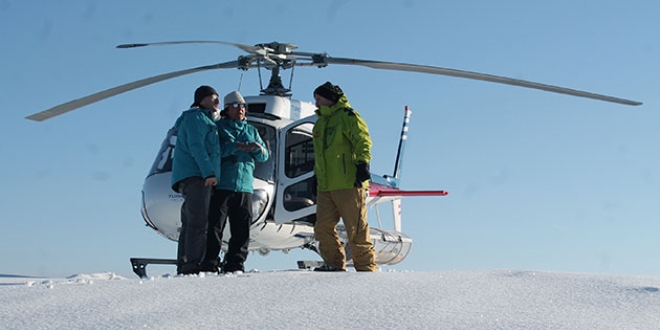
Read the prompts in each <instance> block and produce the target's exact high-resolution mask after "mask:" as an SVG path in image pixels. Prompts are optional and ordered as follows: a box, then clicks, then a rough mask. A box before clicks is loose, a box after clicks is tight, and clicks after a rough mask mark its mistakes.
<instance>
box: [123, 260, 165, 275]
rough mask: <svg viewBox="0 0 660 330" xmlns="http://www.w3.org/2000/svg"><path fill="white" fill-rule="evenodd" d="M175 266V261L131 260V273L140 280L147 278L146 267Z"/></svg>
mask: <svg viewBox="0 0 660 330" xmlns="http://www.w3.org/2000/svg"><path fill="white" fill-rule="evenodd" d="M148 264H158V265H176V259H153V258H131V265H132V266H133V272H134V273H135V274H136V275H137V276H139V277H140V278H147V265H148Z"/></svg>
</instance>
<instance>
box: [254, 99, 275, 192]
mask: <svg viewBox="0 0 660 330" xmlns="http://www.w3.org/2000/svg"><path fill="white" fill-rule="evenodd" d="M251 107H252V104H250V108H251ZM250 124H252V125H253V126H254V127H256V128H257V131H259V136H261V139H262V140H263V141H264V143H265V144H266V149H268V155H269V156H268V160H266V161H265V162H263V163H256V164H255V168H254V177H255V178H257V179H261V180H264V181H268V182H273V181H274V178H275V159H277V155H276V154H275V150H274V149H273V146H275V145H276V144H275V135H276V134H275V128H273V127H272V126H268V125H264V124H262V123H258V122H252V121H251V122H250Z"/></svg>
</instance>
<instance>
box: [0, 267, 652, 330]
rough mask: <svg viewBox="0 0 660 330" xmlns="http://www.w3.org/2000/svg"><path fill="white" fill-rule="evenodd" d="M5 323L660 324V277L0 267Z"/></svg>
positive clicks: (1, 323)
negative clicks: (62, 272) (37, 271)
mask: <svg viewBox="0 0 660 330" xmlns="http://www.w3.org/2000/svg"><path fill="white" fill-rule="evenodd" d="M0 328H2V329H394V328H396V329H526V330H531V329H574V330H575V329H585V330H586V329H589V330H593V329H617V330H618V329H644V330H649V329H660V277H659V276H617V275H602V274H580V273H561V272H547V271H526V270H472V271H433V272H403V271H391V272H378V273H356V272H350V271H349V272H346V273H315V272H311V271H303V270H301V271H299V270H295V271H268V272H259V271H250V272H247V273H244V274H230V275H219V276H218V275H210V274H202V275H201V276H186V277H177V276H171V275H169V274H165V275H159V276H157V277H151V278H149V279H143V280H140V279H138V278H137V277H135V278H125V277H121V276H118V275H116V274H114V273H98V274H79V275H72V276H70V277H68V278H53V279H36V278H26V277H12V276H2V277H0Z"/></svg>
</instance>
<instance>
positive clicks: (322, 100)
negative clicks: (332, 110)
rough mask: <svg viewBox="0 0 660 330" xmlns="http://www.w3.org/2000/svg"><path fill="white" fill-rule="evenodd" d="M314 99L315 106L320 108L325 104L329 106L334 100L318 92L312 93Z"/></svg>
mask: <svg viewBox="0 0 660 330" xmlns="http://www.w3.org/2000/svg"><path fill="white" fill-rule="evenodd" d="M314 100H315V101H316V107H317V108H320V107H321V106H322V105H325V106H328V107H331V106H333V105H335V103H334V102H332V101H330V100H328V99H326V98H325V97H323V96H321V95H319V94H314Z"/></svg>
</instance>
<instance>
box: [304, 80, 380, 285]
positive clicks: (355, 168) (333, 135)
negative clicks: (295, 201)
mask: <svg viewBox="0 0 660 330" xmlns="http://www.w3.org/2000/svg"><path fill="white" fill-rule="evenodd" d="M314 100H315V101H316V107H317V108H318V109H317V110H316V115H317V116H318V119H317V121H316V124H314V128H313V130H312V132H313V143H314V156H315V162H314V176H315V178H316V190H317V200H316V203H317V205H316V223H315V224H314V236H315V239H316V240H317V241H318V242H319V252H320V254H321V257H322V258H323V262H324V264H323V265H322V266H320V267H317V268H315V269H314V270H315V271H345V270H346V255H345V252H344V249H343V248H342V246H341V241H340V240H339V236H338V235H337V224H338V223H339V219H340V217H341V219H343V222H344V226H345V227H346V234H347V236H348V243H349V246H350V251H351V255H352V258H353V266H354V267H355V269H356V270H357V271H370V272H373V271H377V270H378V266H377V265H376V254H375V251H374V247H373V244H372V243H371V240H370V235H369V224H368V223H367V205H366V196H367V195H366V194H367V193H368V192H369V179H370V178H371V173H370V172H369V162H370V161H371V137H370V136H369V129H368V128H367V124H366V123H365V121H364V119H362V117H360V115H359V114H358V113H357V111H355V110H353V109H352V108H351V105H350V104H349V103H348V98H347V97H346V95H344V92H343V91H342V90H341V88H339V86H336V85H333V84H332V83H330V82H326V83H325V84H323V85H321V86H319V87H318V88H316V89H315V90H314Z"/></svg>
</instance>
